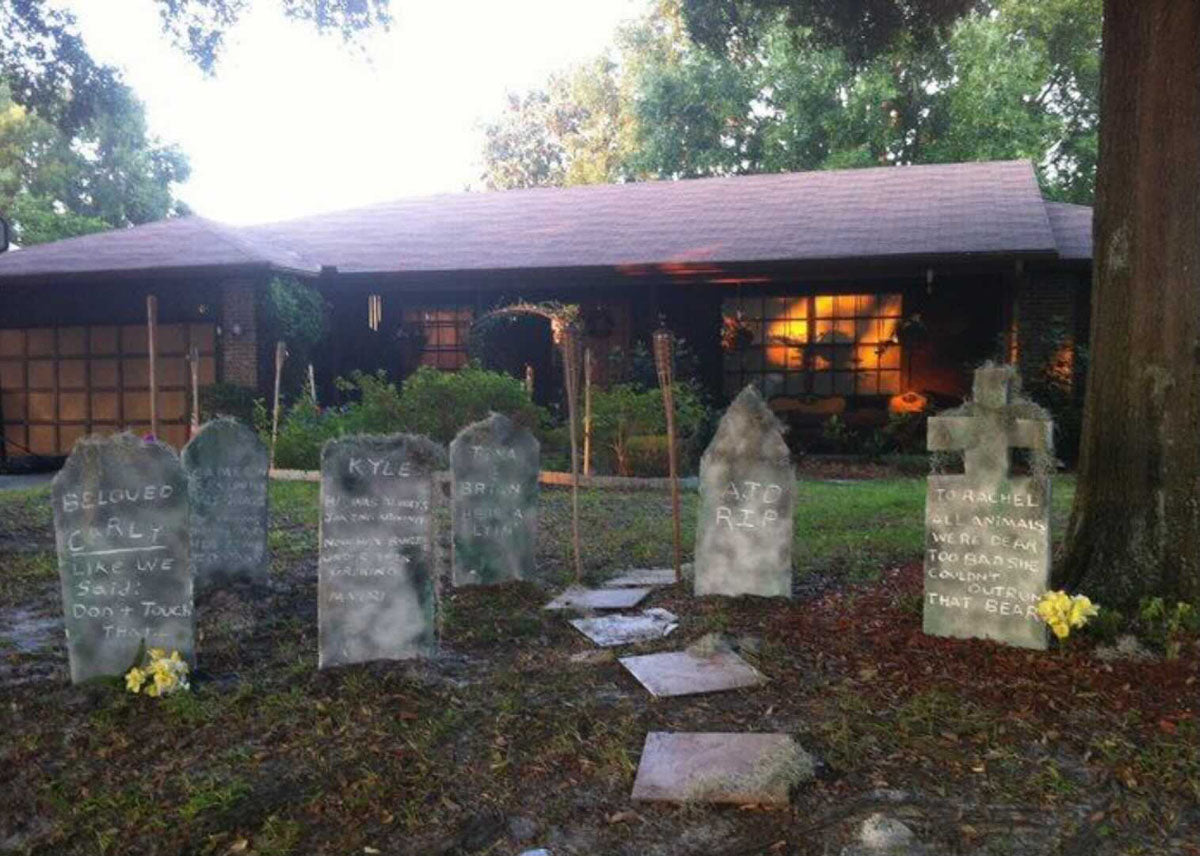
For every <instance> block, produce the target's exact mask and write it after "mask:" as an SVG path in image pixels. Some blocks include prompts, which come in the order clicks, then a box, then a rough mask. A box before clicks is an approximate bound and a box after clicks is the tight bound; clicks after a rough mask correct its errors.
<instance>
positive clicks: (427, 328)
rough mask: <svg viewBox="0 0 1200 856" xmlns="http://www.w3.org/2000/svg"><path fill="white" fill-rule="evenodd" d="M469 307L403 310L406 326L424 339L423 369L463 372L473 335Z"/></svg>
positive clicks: (434, 307)
mask: <svg viewBox="0 0 1200 856" xmlns="http://www.w3.org/2000/svg"><path fill="white" fill-rule="evenodd" d="M471 319H472V312H471V308H470V307H469V306H454V305H446V306H420V307H412V308H408V309H405V310H404V322H405V324H406V325H409V326H416V327H419V328H420V330H421V333H422V334H423V335H424V337H425V346H424V349H423V350H422V351H421V365H424V366H433V367H434V368H439V369H451V370H453V369H460V368H462V367H463V366H464V365H466V363H467V344H468V338H469V337H470V333H471Z"/></svg>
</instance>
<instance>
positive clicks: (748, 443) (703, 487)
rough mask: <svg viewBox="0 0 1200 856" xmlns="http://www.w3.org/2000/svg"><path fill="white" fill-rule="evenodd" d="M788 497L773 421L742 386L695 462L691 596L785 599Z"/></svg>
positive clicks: (783, 449) (785, 457)
mask: <svg viewBox="0 0 1200 856" xmlns="http://www.w3.org/2000/svg"><path fill="white" fill-rule="evenodd" d="M795 491H796V477H795V473H794V471H793V469H792V463H791V458H790V456H789V454H788V447H787V443H785V442H784V440H783V429H782V427H781V426H780V424H779V420H778V419H776V418H775V414H774V413H772V412H771V409H770V408H769V407H767V404H766V402H764V401H763V399H762V396H760V395H759V394H758V390H756V389H755V388H754V387H753V386H747V387H746V388H745V389H743V390H742V391H741V393H739V394H738V397H737V398H736V399H734V401H733V403H732V404H731V405H729V409H728V410H726V411H725V415H724V416H723V417H721V423H720V425H719V426H718V427H717V433H716V435H715V436H714V437H713V439H712V442H711V443H709V445H708V448H707V449H706V450H705V451H704V456H703V457H702V458H701V459H700V517H699V520H698V521H697V524H696V561H695V574H696V584H695V588H696V594H697V595H708V594H721V595H730V596H736V595H743V594H753V595H760V596H762V597H791V596H792V526H793V522H792V506H793V503H794V501H795Z"/></svg>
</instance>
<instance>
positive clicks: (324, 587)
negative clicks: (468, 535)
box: [317, 434, 446, 668]
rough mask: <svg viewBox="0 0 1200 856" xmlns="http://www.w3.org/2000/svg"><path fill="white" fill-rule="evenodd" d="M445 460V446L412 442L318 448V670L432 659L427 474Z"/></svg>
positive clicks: (342, 442)
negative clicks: (370, 662)
mask: <svg viewBox="0 0 1200 856" xmlns="http://www.w3.org/2000/svg"><path fill="white" fill-rule="evenodd" d="M445 459H446V453H445V450H444V449H443V447H441V446H439V445H437V444H436V443H434V442H433V441H432V440H429V439H428V438H426V437H418V436H415V435H412V434H392V435H389V436H386V437H377V436H354V437H342V438H339V439H337V440H330V441H329V442H328V443H326V444H325V448H324V449H323V450H322V452H321V501H320V505H321V521H320V533H319V538H320V558H319V560H318V564H317V577H318V583H317V597H318V605H317V623H318V632H319V637H320V639H319V647H320V656H319V666H320V668H326V667H328V666H338V665H344V664H347V663H362V662H366V661H369V660H403V659H410V658H413V657H421V656H427V655H430V654H432V653H433V652H434V649H435V646H436V636H437V629H436V615H437V592H436V580H435V573H434V561H433V513H432V512H433V509H432V505H433V472H434V470H436V469H438V468H439V467H442V466H444V465H445Z"/></svg>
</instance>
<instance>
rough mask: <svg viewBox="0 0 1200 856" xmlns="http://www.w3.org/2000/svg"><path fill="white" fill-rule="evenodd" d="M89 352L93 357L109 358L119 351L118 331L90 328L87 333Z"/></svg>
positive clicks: (107, 328) (111, 328)
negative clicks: (89, 342)
mask: <svg viewBox="0 0 1200 856" xmlns="http://www.w3.org/2000/svg"><path fill="white" fill-rule="evenodd" d="M88 338H90V339H91V345H90V350H91V352H92V354H93V355H95V356H111V355H113V354H116V353H118V351H119V350H120V349H119V348H118V347H117V346H118V344H119V342H120V331H119V330H118V328H116V327H92V328H91V329H90V330H89V332H88Z"/></svg>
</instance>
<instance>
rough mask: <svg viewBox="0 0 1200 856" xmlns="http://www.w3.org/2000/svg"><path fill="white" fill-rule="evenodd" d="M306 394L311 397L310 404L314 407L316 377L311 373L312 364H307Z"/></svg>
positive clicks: (315, 400) (315, 401)
mask: <svg viewBox="0 0 1200 856" xmlns="http://www.w3.org/2000/svg"><path fill="white" fill-rule="evenodd" d="M308 392H309V395H311V396H312V403H313V405H314V406H315V405H316V403H317V376H316V374H315V373H314V372H313V364H312V363H309V364H308Z"/></svg>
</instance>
